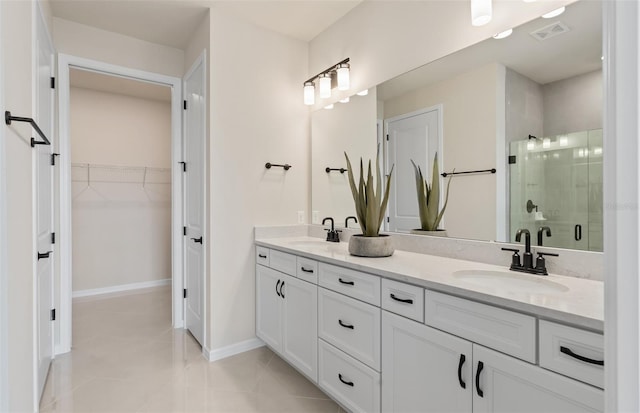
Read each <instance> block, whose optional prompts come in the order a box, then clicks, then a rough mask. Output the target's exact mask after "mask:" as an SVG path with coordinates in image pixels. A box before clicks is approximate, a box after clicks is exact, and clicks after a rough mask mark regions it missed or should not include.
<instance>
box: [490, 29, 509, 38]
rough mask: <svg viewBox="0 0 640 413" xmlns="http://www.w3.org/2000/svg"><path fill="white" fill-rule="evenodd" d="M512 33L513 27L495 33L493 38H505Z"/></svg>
mask: <svg viewBox="0 0 640 413" xmlns="http://www.w3.org/2000/svg"><path fill="white" fill-rule="evenodd" d="M511 33H513V29H509V30H505V31H503V32H500V33H497V34H494V35H493V38H494V39H504V38H505V37H509V36H511Z"/></svg>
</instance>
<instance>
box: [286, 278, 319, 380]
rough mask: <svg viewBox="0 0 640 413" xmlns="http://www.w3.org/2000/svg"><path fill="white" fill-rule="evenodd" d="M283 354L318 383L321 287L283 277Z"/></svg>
mask: <svg viewBox="0 0 640 413" xmlns="http://www.w3.org/2000/svg"><path fill="white" fill-rule="evenodd" d="M282 280H283V282H284V283H285V284H284V287H283V288H282V289H281V292H282V295H283V296H284V299H283V300H282V302H283V305H284V310H283V314H282V316H283V350H282V351H283V355H284V357H285V358H286V359H287V360H288V361H289V362H290V363H291V364H293V365H294V366H295V367H296V368H297V369H298V370H300V371H301V372H302V373H304V374H305V375H306V376H308V377H309V378H310V379H311V380H312V381H313V382H314V383H317V382H318V287H317V286H316V285H315V284H311V283H308V282H306V281H302V280H299V279H297V278H294V277H289V276H286V275H285V276H283V278H282Z"/></svg>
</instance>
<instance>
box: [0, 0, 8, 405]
mask: <svg viewBox="0 0 640 413" xmlns="http://www.w3.org/2000/svg"><path fill="white" fill-rule="evenodd" d="M0 33H2V5H0ZM2 56H3V53H0V85H2V87H4V60H3V58H2ZM4 107H5V106H4V93H0V108H4ZM5 136H6V134H5V128H4V127H2V128H0V411H3V412H6V411H9V371H8V369H9V367H8V361H9V349H8V344H9V343H8V329H9V317H8V307H7V301H8V295H7V286H8V283H9V280H8V273H7V210H6V194H7V187H6V176H7V175H6V165H5V154H6V149H5V143H4V142H5Z"/></svg>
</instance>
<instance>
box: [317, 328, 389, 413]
mask: <svg viewBox="0 0 640 413" xmlns="http://www.w3.org/2000/svg"><path fill="white" fill-rule="evenodd" d="M318 384H319V385H320V388H321V389H323V390H324V391H326V392H327V393H328V394H329V395H331V396H332V397H333V398H334V399H336V400H337V401H338V402H340V403H341V404H342V405H343V406H344V407H346V408H347V409H348V410H349V411H352V412H379V411H380V373H378V372H376V371H374V370H372V369H370V368H369V367H367V366H365V365H364V364H362V363H360V362H359V361H358V360H356V359H354V358H353V357H350V356H349V355H347V354H345V353H343V352H342V351H340V350H338V349H337V348H335V347H333V346H332V345H331V344H328V343H326V342H325V341H323V340H318Z"/></svg>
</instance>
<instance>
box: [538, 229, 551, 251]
mask: <svg viewBox="0 0 640 413" xmlns="http://www.w3.org/2000/svg"><path fill="white" fill-rule="evenodd" d="M544 232H546V233H547V237H550V236H551V228H549V227H540V228H538V246H539V247H542V236H543V235H544V234H543V233H544Z"/></svg>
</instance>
